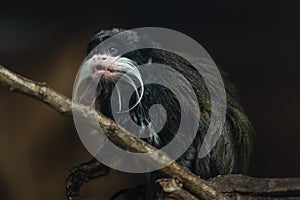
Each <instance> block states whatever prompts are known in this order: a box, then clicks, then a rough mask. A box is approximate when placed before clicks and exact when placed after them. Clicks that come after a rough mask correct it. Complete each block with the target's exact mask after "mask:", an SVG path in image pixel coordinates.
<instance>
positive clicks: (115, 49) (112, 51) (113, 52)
mask: <svg viewBox="0 0 300 200" xmlns="http://www.w3.org/2000/svg"><path fill="white" fill-rule="evenodd" d="M117 52H118V49H117V48H115V47H110V48H109V49H108V53H109V54H111V55H114V54H116V53H117Z"/></svg>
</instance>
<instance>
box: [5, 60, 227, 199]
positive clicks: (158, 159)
mask: <svg viewBox="0 0 300 200" xmlns="http://www.w3.org/2000/svg"><path fill="white" fill-rule="evenodd" d="M0 84H1V85H3V86H5V87H7V88H8V89H9V90H10V91H13V92H18V93H22V94H25V95H27V96H30V97H33V98H35V99H37V100H40V101H41V102H43V103H45V104H47V105H49V106H50V107H52V108H54V109H55V110H57V111H58V112H59V113H61V114H63V115H68V116H71V115H70V114H71V113H72V108H73V110H75V111H76V112H78V113H79V114H81V115H82V116H84V117H86V118H87V119H91V117H92V119H97V120H98V123H99V124H100V126H101V127H102V129H103V132H104V133H105V135H106V136H107V137H108V138H109V139H110V140H111V141H112V142H114V143H115V144H118V146H120V147H121V148H123V149H126V150H129V151H133V152H138V153H147V152H157V149H155V148H154V147H153V146H151V145H150V144H148V143H146V142H144V141H143V140H141V139H139V138H137V137H135V136H133V135H132V134H130V133H128V132H127V131H126V130H125V129H123V128H121V127H119V126H118V125H117V124H116V123H115V122H114V121H112V120H110V119H108V118H107V117H105V116H104V115H102V114H101V113H99V112H96V111H95V110H92V109H90V108H89V107H87V106H84V105H79V104H73V105H72V101H71V100H70V99H69V98H68V97H66V96H64V95H62V94H60V93H58V92H56V91H55V90H53V89H52V88H50V87H49V86H47V84H46V83H40V82H36V81H32V80H30V79H27V78H25V77H23V76H20V75H18V74H15V73H13V72H11V71H9V70H8V69H6V68H4V67H3V66H1V65H0ZM90 121H94V120H90ZM95 126H96V124H95ZM146 155H148V156H143V157H142V158H143V159H145V160H146V161H147V162H149V163H159V164H163V163H165V161H169V160H171V159H170V158H169V157H168V155H166V154H165V153H164V152H161V151H160V152H159V153H151V154H146ZM160 171H161V172H162V173H164V174H166V175H168V176H170V177H177V178H178V179H179V180H180V181H181V182H182V183H183V184H184V186H185V187H186V188H188V189H189V191H190V192H191V193H193V194H195V195H196V196H197V197H199V198H201V199H207V200H211V199H218V200H223V199H224V200H225V199H228V198H227V196H225V195H223V194H222V193H220V192H218V191H217V190H216V189H215V188H214V187H213V186H211V185H209V184H208V183H207V182H206V181H205V180H202V179H200V178H199V177H197V176H195V175H194V174H192V173H191V172H189V171H187V170H186V169H184V168H182V167H181V166H180V165H179V164H178V163H177V162H173V163H172V164H170V165H169V166H167V167H165V168H163V169H161V170H160Z"/></svg>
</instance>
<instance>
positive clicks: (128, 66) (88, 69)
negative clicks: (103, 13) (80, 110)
mask: <svg viewBox="0 0 300 200" xmlns="http://www.w3.org/2000/svg"><path fill="white" fill-rule="evenodd" d="M118 31H120V30H119V29H113V30H111V31H102V32H100V33H98V34H97V35H96V36H95V37H94V38H93V39H92V40H91V42H90V43H89V45H88V52H87V54H88V55H87V58H86V61H85V63H84V65H83V68H84V72H85V73H86V76H85V77H86V78H88V79H90V85H91V87H93V88H95V84H97V94H96V95H97V97H100V98H101V97H106V96H109V95H110V94H111V93H112V91H113V90H114V88H115V86H116V83H117V82H118V81H121V84H120V83H119V87H116V89H117V90H121V89H122V88H121V87H127V88H128V87H132V88H133V89H134V91H135V93H136V94H137V97H138V100H140V99H141V97H142V95H143V91H144V86H143V80H142V77H141V74H140V71H139V69H138V67H139V64H138V63H141V62H140V61H141V58H143V57H142V56H141V54H140V52H139V50H137V51H131V50H133V49H134V48H135V46H134V45H135V42H136V41H137V40H139V37H138V36H137V35H136V34H135V33H134V32H132V33H131V32H130V33H129V34H124V35H122V38H121V37H117V36H116V37H113V39H109V40H107V39H108V38H110V37H111V36H113V35H114V34H116V33H118ZM103 41H104V42H103ZM102 42H103V43H102ZM86 91H87V92H88V91H89V90H88V89H87V90H86ZM118 92H119V91H118ZM119 99H121V97H119Z"/></svg>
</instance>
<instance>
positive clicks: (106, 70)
mask: <svg viewBox="0 0 300 200" xmlns="http://www.w3.org/2000/svg"><path fill="white" fill-rule="evenodd" d="M116 71H117V70H116V69H114V68H113V67H111V66H108V67H104V66H101V65H96V66H95V67H94V74H95V75H96V76H98V77H99V76H105V77H111V76H114V75H115V74H116Z"/></svg>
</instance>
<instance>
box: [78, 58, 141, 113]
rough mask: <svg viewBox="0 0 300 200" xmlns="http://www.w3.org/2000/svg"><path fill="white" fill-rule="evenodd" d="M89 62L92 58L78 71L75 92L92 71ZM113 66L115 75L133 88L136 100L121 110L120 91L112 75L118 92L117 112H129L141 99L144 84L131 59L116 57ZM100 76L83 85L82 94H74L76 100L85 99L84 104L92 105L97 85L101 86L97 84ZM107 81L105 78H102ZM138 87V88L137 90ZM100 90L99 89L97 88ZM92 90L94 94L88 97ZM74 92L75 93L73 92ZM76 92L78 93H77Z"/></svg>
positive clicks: (135, 64)
mask: <svg viewBox="0 0 300 200" xmlns="http://www.w3.org/2000/svg"><path fill="white" fill-rule="evenodd" d="M91 62H92V58H90V59H89V60H87V61H86V62H85V63H84V65H83V67H82V69H81V73H80V77H78V83H79V84H78V85H77V86H76V87H75V92H76V91H78V89H79V86H80V84H82V83H83V82H84V81H87V79H88V78H90V77H91V76H92V75H93V73H94V71H93V70H92V69H91ZM112 65H113V67H114V68H115V69H116V71H115V77H121V76H122V77H123V79H122V80H125V81H126V82H127V83H128V84H129V85H131V86H132V87H133V88H134V91H135V95H136V96H137V101H136V102H135V104H134V105H133V106H132V107H131V108H129V109H128V110H125V111H122V105H121V102H122V95H121V92H120V89H119V88H118V87H117V84H116V81H117V79H115V78H114V77H112V79H111V80H112V81H113V82H114V83H115V86H116V90H117V94H118V102H119V113H125V112H129V111H130V110H132V109H134V108H135V107H136V106H137V105H138V104H139V103H140V102H141V100H142V97H143V95H144V84H143V80H142V77H141V74H140V72H139V70H138V68H137V66H138V65H137V63H136V62H134V61H132V60H131V59H128V58H125V57H116V59H115V60H114V62H113V63H112ZM100 78H101V77H99V78H98V79H97V80H93V81H88V82H87V85H86V86H85V89H84V90H83V92H82V94H80V95H76V96H77V97H78V102H82V101H85V104H87V103H88V104H89V106H92V105H93V104H94V103H95V101H96V99H97V96H98V95H99V94H97V92H96V90H97V86H98V85H99V86H103V87H105V86H104V85H105V84H104V85H102V84H99V80H100ZM104 80H105V81H107V80H106V79H104ZM138 88H140V90H138ZM98 91H100V89H99V90H98ZM92 92H94V94H95V95H93V97H92V98H91V99H88V98H87V97H88V96H91V94H93V93H92ZM75 94H76V93H75ZM77 94H78V93H77Z"/></svg>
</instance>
